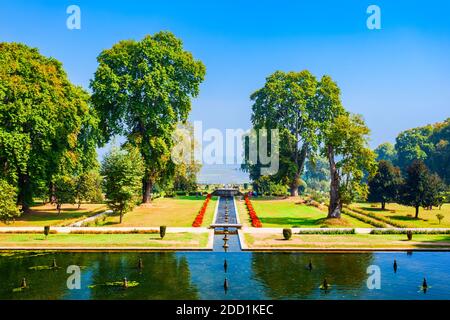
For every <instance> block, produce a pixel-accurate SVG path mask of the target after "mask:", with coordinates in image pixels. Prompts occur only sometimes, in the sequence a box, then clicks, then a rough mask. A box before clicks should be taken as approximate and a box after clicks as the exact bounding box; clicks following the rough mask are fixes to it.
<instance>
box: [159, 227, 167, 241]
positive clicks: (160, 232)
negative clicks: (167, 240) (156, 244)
mask: <svg viewBox="0 0 450 320" xmlns="http://www.w3.org/2000/svg"><path fill="white" fill-rule="evenodd" d="M166 229H167V228H166V226H160V227H159V236H160V237H161V239H164V236H165V235H166Z"/></svg>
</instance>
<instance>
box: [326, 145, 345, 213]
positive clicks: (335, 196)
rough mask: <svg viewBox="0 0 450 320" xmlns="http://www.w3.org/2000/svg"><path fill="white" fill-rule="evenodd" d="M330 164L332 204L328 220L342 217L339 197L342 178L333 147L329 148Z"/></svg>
mask: <svg viewBox="0 0 450 320" xmlns="http://www.w3.org/2000/svg"><path fill="white" fill-rule="evenodd" d="M327 149H328V150H327V156H328V162H329V164H330V177H331V181H330V204H329V206H328V218H340V217H341V209H342V204H341V197H340V195H339V184H340V178H339V173H338V171H337V169H336V163H335V161H334V150H333V147H332V146H328V147H327Z"/></svg>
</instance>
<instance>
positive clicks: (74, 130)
mask: <svg viewBox="0 0 450 320" xmlns="http://www.w3.org/2000/svg"><path fill="white" fill-rule="evenodd" d="M88 99H89V95H88V94H87V93H86V92H85V91H84V90H83V89H82V88H81V87H77V86H75V85H73V84H72V83H70V81H69V80H68V77H67V75H66V73H65V71H64V70H63V67H62V65H61V63H60V62H58V61H57V60H56V59H54V58H48V57H44V56H42V55H41V54H40V53H39V51H38V50H37V49H33V48H29V47H27V46H26V45H23V44H19V43H0V168H1V169H0V177H2V178H4V179H6V180H7V181H8V182H9V183H11V184H12V185H13V186H18V203H20V204H21V205H22V207H23V209H25V210H26V209H27V208H28V206H29V205H30V204H31V203H32V198H33V196H34V195H37V194H39V195H41V194H47V195H48V194H49V193H50V192H51V191H50V190H52V184H53V180H54V178H55V177H56V176H57V175H60V174H66V173H68V172H70V173H74V172H76V170H79V169H80V167H82V166H91V165H92V162H95V161H96V159H95V157H93V154H95V144H96V143H95V142H94V143H91V141H92V140H91V138H92V136H91V134H90V133H91V132H92V130H90V129H89V128H88V127H90V126H91V125H93V124H94V123H95V120H94V119H95V114H93V113H92V112H91V110H90V109H89V106H88ZM81 135H83V136H84V139H83V140H84V142H86V144H85V145H84V146H82V144H81V143H80V140H79V137H80V136H81ZM88 141H89V142H88ZM82 159H84V160H83V161H84V164H83V165H80V163H82V162H83V161H82ZM44 190H45V191H44Z"/></svg>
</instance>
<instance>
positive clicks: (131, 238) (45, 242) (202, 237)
mask: <svg viewBox="0 0 450 320" xmlns="http://www.w3.org/2000/svg"><path fill="white" fill-rule="evenodd" d="M207 242H208V233H168V234H166V236H165V237H164V239H162V240H161V239H160V237H159V234H51V235H49V236H48V238H47V239H46V238H45V236H44V235H43V234H0V247H8V248H11V249H14V248H17V247H45V248H52V247H86V248H91V247H92V248H95V247H111V248H115V247H119V248H126V247H161V248H164V247H195V248H202V247H206V245H207Z"/></svg>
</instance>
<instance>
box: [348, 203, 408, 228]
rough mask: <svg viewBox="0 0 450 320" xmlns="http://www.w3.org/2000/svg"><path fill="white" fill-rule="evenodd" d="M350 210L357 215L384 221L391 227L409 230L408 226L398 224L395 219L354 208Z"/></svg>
mask: <svg viewBox="0 0 450 320" xmlns="http://www.w3.org/2000/svg"><path fill="white" fill-rule="evenodd" d="M350 210H351V211H354V212H356V213H359V214H362V215H365V216H368V217H370V218H373V219H376V220H380V221H383V222H385V223H387V224H390V225H391V226H394V227H397V228H408V226H407V225H406V224H403V223H401V222H398V221H395V220H393V219H390V218H387V217H385V216H383V215H381V214H377V213H375V212H367V211H364V210H362V209H359V208H354V207H352V208H350Z"/></svg>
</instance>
